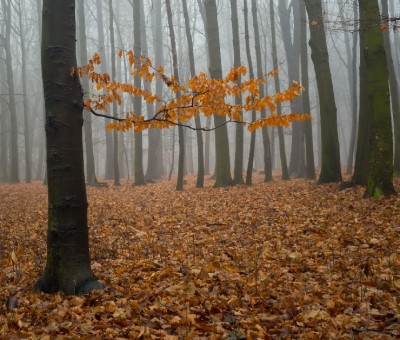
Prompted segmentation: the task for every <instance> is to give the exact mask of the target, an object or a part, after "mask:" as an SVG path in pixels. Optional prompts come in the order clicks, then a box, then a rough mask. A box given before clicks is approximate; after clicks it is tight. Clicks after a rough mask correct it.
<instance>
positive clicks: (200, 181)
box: [182, 0, 204, 188]
mask: <svg viewBox="0 0 400 340" xmlns="http://www.w3.org/2000/svg"><path fill="white" fill-rule="evenodd" d="M182 8H183V15H184V18H185V29H186V39H187V43H188V48H189V66H190V75H191V76H192V77H194V76H195V75H196V68H195V62H194V52H193V39H192V32H191V31H190V22H189V14H188V9H187V1H186V0H182ZM194 121H195V126H196V129H198V130H197V131H196V140H197V181H196V188H202V187H203V186H204V146H203V133H202V131H201V130H200V128H201V122H200V117H199V115H197V116H196V117H195V119H194Z"/></svg>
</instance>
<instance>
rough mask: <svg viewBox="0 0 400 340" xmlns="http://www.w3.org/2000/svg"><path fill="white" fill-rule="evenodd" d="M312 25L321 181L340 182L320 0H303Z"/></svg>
mask: <svg viewBox="0 0 400 340" xmlns="http://www.w3.org/2000/svg"><path fill="white" fill-rule="evenodd" d="M304 2H305V4H306V9H307V14H308V21H309V27H310V34H311V37H310V42H309V44H310V47H311V58H312V60H313V63H314V69H315V74H316V78H317V86H318V95H319V102H320V116H321V139H322V165H321V173H320V176H319V179H318V183H330V182H340V181H341V180H342V174H341V169H340V153H339V138H338V130H337V112H336V104H335V94H334V91H333V83H332V75H331V70H330V66H329V54H328V47H327V43H326V36H325V30H324V22H323V14H322V5H321V0H304Z"/></svg>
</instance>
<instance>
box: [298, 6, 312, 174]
mask: <svg viewBox="0 0 400 340" xmlns="http://www.w3.org/2000/svg"><path fill="white" fill-rule="evenodd" d="M300 30H301V31H300V64H301V84H302V85H303V86H304V88H305V89H306V91H303V93H302V103H303V112H305V113H311V105H310V91H309V88H310V82H309V78H308V46H307V16H306V7H305V4H304V2H303V1H301V2H300ZM304 134H305V144H306V177H307V178H308V179H315V163H314V143H313V133H312V121H311V120H306V121H305V122H304Z"/></svg>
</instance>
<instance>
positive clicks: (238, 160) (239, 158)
mask: <svg viewBox="0 0 400 340" xmlns="http://www.w3.org/2000/svg"><path fill="white" fill-rule="evenodd" d="M231 19H232V40H233V66H234V67H239V66H240V65H241V60H240V40H239V23H238V22H239V20H238V13H237V0H232V1H231ZM241 83H242V80H241V77H239V78H238V80H237V84H238V86H240V85H241ZM235 104H236V105H242V97H241V96H240V97H239V96H235ZM235 133H236V138H235V168H234V171H233V182H234V183H235V184H243V183H244V181H243V138H244V136H243V125H242V124H236V131H235Z"/></svg>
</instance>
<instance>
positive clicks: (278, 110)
mask: <svg viewBox="0 0 400 340" xmlns="http://www.w3.org/2000/svg"><path fill="white" fill-rule="evenodd" d="M269 4H270V6H269V7H270V12H269V13H270V22H271V38H272V46H271V51H272V63H273V66H274V69H275V70H276V69H277V68H278V51H277V49H276V32H275V8H274V1H273V0H270V1H269ZM274 83H275V92H276V93H279V92H281V84H280V81H279V73H278V72H277V73H276V74H275V76H274ZM276 114H277V116H278V117H279V116H281V114H282V104H281V103H277V106H276ZM278 140H279V156H280V159H281V168H282V179H284V180H286V179H289V171H288V166H287V160H286V147H285V136H284V135H283V127H282V126H278Z"/></svg>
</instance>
